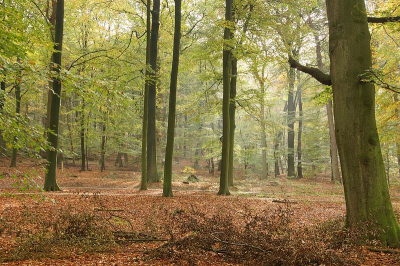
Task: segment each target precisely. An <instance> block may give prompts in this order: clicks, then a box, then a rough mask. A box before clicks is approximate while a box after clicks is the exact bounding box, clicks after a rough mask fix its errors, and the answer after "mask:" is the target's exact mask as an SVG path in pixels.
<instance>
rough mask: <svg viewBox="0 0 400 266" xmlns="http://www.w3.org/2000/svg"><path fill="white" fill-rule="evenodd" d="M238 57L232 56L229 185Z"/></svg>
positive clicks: (232, 151)
mask: <svg viewBox="0 0 400 266" xmlns="http://www.w3.org/2000/svg"><path fill="white" fill-rule="evenodd" d="M237 63H238V61H237V59H236V58H234V57H233V58H232V77H231V84H230V86H231V91H230V102H229V120H230V121H229V127H230V129H229V132H230V138H229V166H228V168H229V169H228V185H229V186H233V155H234V147H235V129H236V121H235V116H236V87H237V74H238V73H237Z"/></svg>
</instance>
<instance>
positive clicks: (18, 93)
mask: <svg viewBox="0 0 400 266" xmlns="http://www.w3.org/2000/svg"><path fill="white" fill-rule="evenodd" d="M18 61H19V60H18ZM18 79H21V70H19V73H18ZM20 114H21V82H20V81H19V80H17V84H16V85H15V119H16V120H17V126H18V125H19V120H20V119H21V118H20ZM17 142H18V138H17V137H16V136H15V137H14V143H13V149H12V155H11V163H10V167H17V154H18V149H17V147H16V146H17Z"/></svg>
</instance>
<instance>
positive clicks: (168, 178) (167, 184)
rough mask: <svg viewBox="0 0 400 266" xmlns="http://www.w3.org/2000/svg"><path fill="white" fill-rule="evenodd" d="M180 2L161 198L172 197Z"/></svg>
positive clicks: (177, 12)
mask: <svg viewBox="0 0 400 266" xmlns="http://www.w3.org/2000/svg"><path fill="white" fill-rule="evenodd" d="M181 6H182V0H175V32H174V48H173V60H172V70H171V86H170V93H169V112H168V133H167V148H166V151H165V166H164V185H163V196H164V197H172V158H173V154H174V137H175V115H176V89H177V87H178V71H179V50H180V43H181V8H182V7H181Z"/></svg>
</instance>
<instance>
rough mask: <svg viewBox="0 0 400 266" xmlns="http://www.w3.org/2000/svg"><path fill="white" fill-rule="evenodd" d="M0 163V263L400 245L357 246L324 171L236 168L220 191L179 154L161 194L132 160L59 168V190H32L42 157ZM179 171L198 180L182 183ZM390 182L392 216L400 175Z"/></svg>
mask: <svg viewBox="0 0 400 266" xmlns="http://www.w3.org/2000/svg"><path fill="white" fill-rule="evenodd" d="M8 164H9V161H8V159H7V158H0V176H1V178H0V263H3V264H4V265H79V264H80V265H143V264H144V265H171V264H174V265H400V250H391V249H389V250H381V249H380V248H379V243H376V242H366V243H362V244H356V239H360V235H361V236H362V235H364V234H365V232H363V230H362V228H361V229H359V230H346V229H343V221H344V214H345V203H344V196H343V189H342V186H341V185H340V184H333V183H331V182H330V178H329V176H327V175H323V174H319V175H315V176H312V177H305V178H303V179H301V180H291V179H287V178H286V177H284V176H282V177H279V178H268V179H267V180H261V179H260V177H258V176H257V175H256V174H254V173H246V172H239V171H238V172H237V173H236V176H237V178H236V179H235V186H234V187H232V188H231V190H230V191H231V193H232V195H231V196H224V197H222V196H217V195H216V193H217V191H218V182H219V176H218V173H215V174H214V175H213V174H209V173H208V170H207V169H205V168H204V165H201V166H202V167H201V169H200V170H192V169H190V168H187V167H186V168H185V166H188V165H190V166H192V164H193V163H191V162H187V161H181V162H180V163H179V164H175V166H174V172H175V173H176V175H175V176H174V182H173V189H174V191H173V193H174V197H173V198H163V197H162V196H161V195H162V184H161V183H157V184H152V185H150V186H149V189H148V190H147V191H138V187H139V181H140V172H138V170H139V169H138V165H137V164H136V165H135V164H133V165H131V166H130V167H122V168H120V167H116V166H114V165H112V163H110V165H108V168H107V169H106V171H104V172H100V171H99V170H98V168H99V167H98V166H97V165H96V164H93V165H91V166H90V168H91V170H90V171H84V172H80V171H79V167H78V166H76V167H73V166H64V167H63V169H59V172H58V177H57V178H58V179H57V181H58V184H59V186H60V187H61V189H62V191H61V192H51V193H44V192H42V191H41V190H40V187H41V186H42V184H43V182H44V167H45V162H44V161H43V160H33V159H23V160H22V161H19V164H18V167H17V168H9V167H7V165H8ZM185 169H186V170H185ZM188 169H190V170H191V171H192V172H191V173H193V174H194V175H196V176H197V177H198V179H199V181H197V182H192V181H189V182H187V181H188V180H187V177H188V176H189V175H190V173H188ZM189 172H190V171H189ZM391 183H392V184H391V197H392V203H393V206H394V209H395V213H396V215H397V217H400V182H399V181H398V180H397V179H393V180H392V182H391Z"/></svg>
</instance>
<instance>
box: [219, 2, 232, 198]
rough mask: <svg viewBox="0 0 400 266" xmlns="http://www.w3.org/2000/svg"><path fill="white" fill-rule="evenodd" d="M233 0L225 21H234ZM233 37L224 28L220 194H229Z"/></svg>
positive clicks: (228, 7) (226, 28)
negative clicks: (229, 42)
mask: <svg viewBox="0 0 400 266" xmlns="http://www.w3.org/2000/svg"><path fill="white" fill-rule="evenodd" d="M232 2H233V1H232V0H226V13H225V21H226V22H232ZM230 39H231V30H230V28H229V27H225V30H224V41H225V43H224V48H223V49H224V50H223V103H222V121H223V129H222V132H223V133H222V136H223V137H222V161H221V176H220V185H219V191H218V195H229V194H230V192H229V184H228V176H229V143H230V136H231V134H230V132H229V131H230V119H229V102H230V98H231V97H230V90H231V86H230V83H231V72H232V52H231V49H232V48H231V47H230V46H229V44H228V41H229V40H230Z"/></svg>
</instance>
